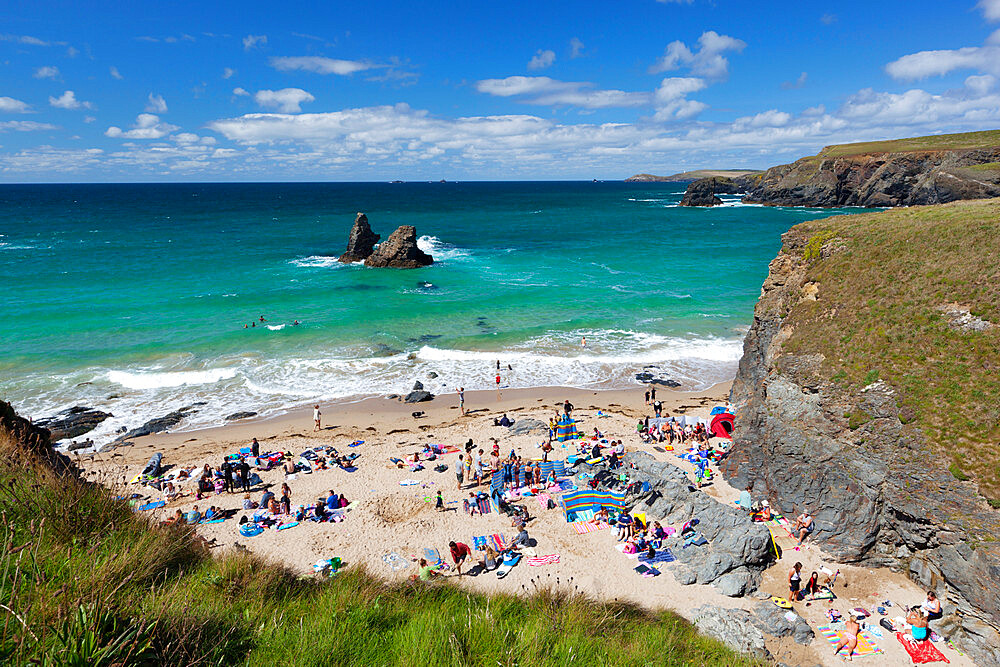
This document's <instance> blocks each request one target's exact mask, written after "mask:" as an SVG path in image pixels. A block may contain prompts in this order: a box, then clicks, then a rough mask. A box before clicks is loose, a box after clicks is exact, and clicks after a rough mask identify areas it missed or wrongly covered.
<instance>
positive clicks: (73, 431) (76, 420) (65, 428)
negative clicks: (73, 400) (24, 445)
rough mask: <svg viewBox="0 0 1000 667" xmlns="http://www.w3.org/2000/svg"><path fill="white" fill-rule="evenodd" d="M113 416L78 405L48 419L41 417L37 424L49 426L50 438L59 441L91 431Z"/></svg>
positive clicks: (43, 426) (44, 426)
mask: <svg viewBox="0 0 1000 667" xmlns="http://www.w3.org/2000/svg"><path fill="white" fill-rule="evenodd" d="M111 416H113V415H111V413H108V412H101V411H100V410H95V409H94V408H85V407H83V406H81V405H77V406H74V407H72V408H70V409H69V410H63V411H62V412H60V413H59V414H57V415H55V416H53V417H49V418H48V419H40V420H38V422H37V424H36V425H37V426H41V427H42V428H47V429H48V430H49V437H50V439H51V440H52V441H53V442H58V441H59V440H64V439H66V438H76V437H78V436H81V435H83V434H84V433H89V432H90V431H93V430H94V429H95V428H97V426H98V425H99V424H100V423H101V422H103V421H104V420H105V419H107V418H108V417H111Z"/></svg>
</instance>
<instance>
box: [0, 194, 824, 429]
mask: <svg viewBox="0 0 1000 667" xmlns="http://www.w3.org/2000/svg"><path fill="white" fill-rule="evenodd" d="M683 190H684V186H683V185H678V184H658V183H651V184H642V183H622V182H608V183H585V182H584V183H580V182H539V183H404V184H389V183H367V184H364V183H362V184H358V183H350V184H348V183H332V184H318V183H308V184H306V183H303V184H162V185H148V184H142V185H138V184H137V185H17V186H0V284H2V285H3V294H4V296H5V297H6V298H5V306H6V313H5V317H4V323H3V326H2V331H3V335H2V345H0V396H2V397H3V398H4V399H6V400H10V401H12V402H14V404H15V406H16V407H18V409H19V410H21V411H22V412H23V413H25V414H30V415H32V416H34V417H42V416H45V415H48V414H51V413H54V412H56V411H58V410H60V409H64V408H66V407H69V406H71V405H78V404H86V405H90V406H95V407H99V408H102V409H106V410H109V411H111V412H113V413H114V414H115V418H114V419H112V420H109V421H108V422H106V424H105V425H104V426H102V427H101V429H99V431H98V432H96V434H95V439H97V440H100V439H101V438H104V437H106V436H107V435H108V434H109V433H110V432H111V431H112V430H113V429H115V428H118V427H119V426H122V425H125V426H130V427H131V426H137V425H138V424H139V423H141V422H142V421H143V420H145V419H147V418H149V417H152V416H159V415H162V414H164V413H165V412H168V411H169V410H171V409H175V408H177V407H180V406H183V405H189V404H191V403H193V402H195V401H206V402H207V405H205V406H203V407H202V408H201V409H200V410H199V412H197V413H196V414H195V415H193V416H192V417H191V418H190V420H189V421H188V422H187V423H186V424H185V426H186V427H198V426H206V425H211V424H216V423H220V421H221V418H222V417H223V416H224V415H226V414H228V413H230V412H234V411H236V410H244V409H253V410H258V411H260V412H262V413H264V414H273V413H277V412H280V411H282V410H286V409H288V408H290V407H292V406H297V405H301V404H303V403H306V402H311V401H314V400H326V399H334V398H349V397H359V396H366V395H372V394H385V393H400V392H404V391H405V390H408V389H409V388H410V386H411V385H412V383H413V381H414V379H423V380H424V381H425V384H428V388H430V389H432V390H441V389H444V388H448V389H451V388H453V387H455V386H457V385H459V384H461V385H464V386H465V387H466V388H467V389H478V388H488V387H490V386H492V382H493V372H492V371H493V369H494V368H495V363H496V360H498V359H499V360H501V361H502V363H503V365H504V367H506V365H507V364H510V365H511V366H512V368H513V371H510V372H508V371H506V370H505V372H504V374H503V375H504V378H503V382H504V384H509V385H511V386H516V387H527V386H543V385H567V386H580V387H621V386H634V385H635V384H636V383H635V380H634V374H635V373H636V372H638V371H641V370H642V369H643V368H644V367H646V366H656V368H655V369H653V370H654V371H655V372H657V373H658V374H660V375H662V376H664V377H671V378H674V379H677V380H679V381H681V382H683V383H684V386H685V387H687V388H690V389H697V388H701V387H704V386H707V385H710V384H713V383H714V382H717V381H720V380H724V379H728V378H731V377H732V376H733V374H734V372H735V367H736V363H737V361H738V359H739V355H740V352H741V341H742V336H743V334H744V332H745V330H746V327H747V326H748V325H749V324H750V322H751V321H752V314H753V306H754V303H755V301H756V299H757V297H758V295H759V294H760V285H761V282H762V281H763V279H764V277H765V276H766V275H767V265H768V262H769V261H770V260H771V259H772V258H773V257H774V255H775V253H776V252H777V250H778V249H779V247H780V235H781V233H782V232H784V231H786V230H787V229H788V228H789V227H791V226H792V225H794V224H796V223H798V222H801V221H803V220H808V219H812V218H816V217H820V216H824V215H830V214H833V213H837V212H840V211H830V210H820V209H804V208H765V207H758V206H745V205H742V204H739V203H738V201H736V198H734V197H733V198H729V202H728V203H727V205H725V206H722V207H717V208H712V209H691V208H682V207H678V206H677V205H676V204H677V202H678V201H679V200H680V197H681V195H682V194H683ZM357 211H364V212H365V213H366V214H367V215H368V218H369V221H370V222H371V225H372V227H373V229H374V230H375V231H376V232H379V233H381V234H382V236H383V238H385V237H387V236H388V235H389V234H390V233H391V232H392V230H393V229H395V228H396V227H397V226H398V225H401V224H410V225H415V226H416V228H417V233H418V234H419V235H420V236H421V241H420V244H421V246H422V247H423V248H424V249H425V250H427V251H428V252H430V253H431V254H432V255H433V256H434V258H435V260H436V262H435V264H434V265H433V266H431V267H428V268H425V269H418V270H411V271H399V270H391V269H367V268H365V267H363V266H358V265H342V264H338V263H337V262H336V261H335V260H336V257H337V256H338V255H339V254H340V253H341V252H343V250H344V246H345V243H346V240H347V233H348V231H349V229H350V227H351V224H352V223H353V221H354V215H355V213H356V212H357ZM261 315H263V316H264V317H265V318H266V320H267V322H266V323H264V324H263V325H262V324H260V323H259V322H258V325H257V326H256V327H254V328H249V329H244V325H245V324H249V323H250V322H251V321H253V320H256V319H257V318H259V317H260V316H261ZM295 320H298V321H299V322H300V323H301V324H300V325H299V326H292V325H291V323H292V322H293V321H295ZM584 336H586V338H587V347H586V348H584V347H583V346H582V345H581V339H582V337H584ZM430 371H434V372H436V373H437V374H438V378H436V379H434V380H429V379H428V373H429V372H430ZM110 396H115V398H109V397H110Z"/></svg>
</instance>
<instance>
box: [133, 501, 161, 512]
mask: <svg viewBox="0 0 1000 667" xmlns="http://www.w3.org/2000/svg"><path fill="white" fill-rule="evenodd" d="M166 504H167V503H166V502H165V501H163V500H157V501H156V502H152V503H146V504H145V505H140V506H139V507H138V508H137V509H138V510H139V511H140V512H144V511H146V510H155V509H157V508H159V507H163V506H164V505H166Z"/></svg>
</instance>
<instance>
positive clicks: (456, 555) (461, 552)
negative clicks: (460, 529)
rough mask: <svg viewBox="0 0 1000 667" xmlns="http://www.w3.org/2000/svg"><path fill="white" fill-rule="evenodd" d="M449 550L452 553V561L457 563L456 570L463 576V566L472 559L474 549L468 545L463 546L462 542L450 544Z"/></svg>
mask: <svg viewBox="0 0 1000 667" xmlns="http://www.w3.org/2000/svg"><path fill="white" fill-rule="evenodd" d="M448 548H449V550H450V551H451V560H452V561H453V562H454V563H455V569H456V570H458V574H459V576H461V575H462V564H463V563H464V562H465V561H466V560H469V559H471V558H472V549H470V548H469V545H468V544H462V543H461V542H449V543H448Z"/></svg>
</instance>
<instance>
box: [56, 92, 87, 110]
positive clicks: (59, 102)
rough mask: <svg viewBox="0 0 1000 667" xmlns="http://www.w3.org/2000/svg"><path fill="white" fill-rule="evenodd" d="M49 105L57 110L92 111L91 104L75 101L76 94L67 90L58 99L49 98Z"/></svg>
mask: <svg viewBox="0 0 1000 667" xmlns="http://www.w3.org/2000/svg"><path fill="white" fill-rule="evenodd" d="M49 104H51V105H52V106H54V107H57V108H59V109H93V108H94V105H93V103H91V102H84V101H82V100H78V99H76V93H74V92H73V91H72V90H67V91H66V92H64V93H63V94H62V95H60V96H59V97H49Z"/></svg>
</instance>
